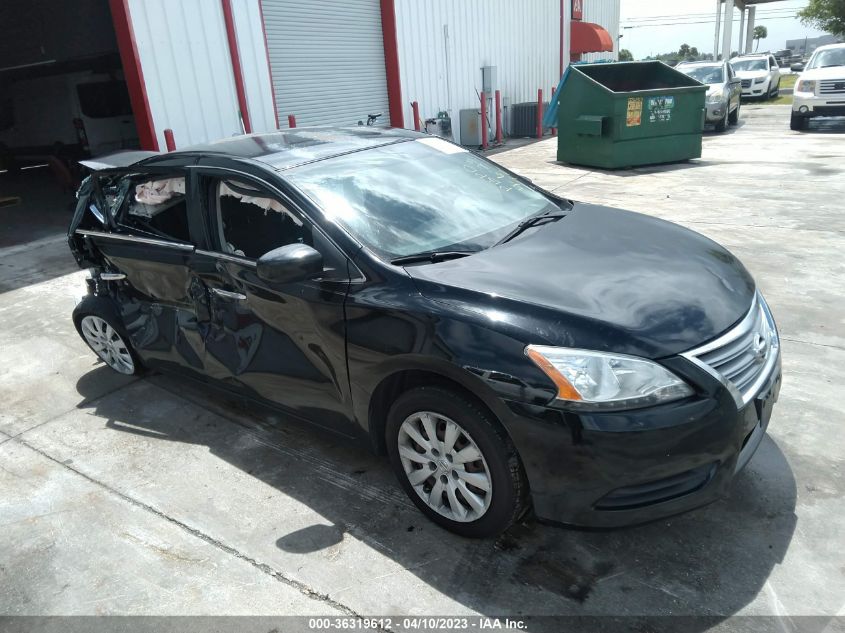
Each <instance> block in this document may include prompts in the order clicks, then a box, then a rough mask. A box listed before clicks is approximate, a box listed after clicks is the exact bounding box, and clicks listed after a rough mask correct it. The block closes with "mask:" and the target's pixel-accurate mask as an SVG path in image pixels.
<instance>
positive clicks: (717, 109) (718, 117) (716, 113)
mask: <svg viewBox="0 0 845 633" xmlns="http://www.w3.org/2000/svg"><path fill="white" fill-rule="evenodd" d="M728 107H729V106H728V102H727V101H719V102H718V103H708V104H707V105H706V109H705V111H704V122H705V123H719V122H720V121H722V120H723V119H724V118H725V110H727V109H728Z"/></svg>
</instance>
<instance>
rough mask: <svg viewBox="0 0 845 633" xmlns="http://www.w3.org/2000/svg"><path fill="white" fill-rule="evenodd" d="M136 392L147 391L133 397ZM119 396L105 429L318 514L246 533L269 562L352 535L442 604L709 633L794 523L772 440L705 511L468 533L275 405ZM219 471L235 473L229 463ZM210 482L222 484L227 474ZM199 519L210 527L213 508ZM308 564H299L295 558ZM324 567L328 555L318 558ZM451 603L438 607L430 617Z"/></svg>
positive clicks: (756, 583)
mask: <svg viewBox="0 0 845 633" xmlns="http://www.w3.org/2000/svg"><path fill="white" fill-rule="evenodd" d="M92 373H93V372H92ZM96 382H97V381H95V380H92V379H91V378H88V377H86V376H83V377H82V378H80V380H79V383H78V389H79V391H80V394H81V395H82V396H83V397H84V398H85V401H86V402H87V401H89V399H90V398H89V397H88V395H86V393H85V392H88V391H90V390H93V389H94V388H95V386H96ZM129 389H141V390H144V391H142V392H138V394H139V395H136V396H134V397H132V399H131V400H127V397H128V396H127V392H128V390H129ZM116 395H117V394H113V396H111V397H110V396H106V397H102V398H99V399H97V400H94V401H93V402H89V404H88V405H86V408H87V409H88V410H90V411H91V412H92V413H94V414H95V415H96V416H98V417H100V418H103V419H104V420H106V422H105V426H106V427H107V428H108V429H111V430H113V431H115V432H119V433H125V434H131V435H137V436H142V437H145V438H148V440H147V441H152V442H155V443H157V442H162V443H168V442H177V443H184V444H191V445H199V446H204V447H206V448H207V449H208V451H209V452H210V453H211V454H212V455H214V456H215V457H217V458H219V459H221V460H223V461H224V462H226V463H228V464H230V465H232V466H234V467H235V468H237V469H238V470H239V471H242V472H243V473H246V474H247V475H248V476H250V477H253V478H255V479H257V480H258V481H260V482H262V483H263V484H265V486H262V489H264V488H265V487H269V488H268V489H274V490H276V491H278V492H279V493H281V494H282V495H285V496H286V497H289V498H291V499H293V500H295V502H297V503H301V504H304V505H306V506H307V507H308V508H310V509H311V510H313V511H314V512H315V513H317V514H318V515H319V516H320V517H322V520H320V521H314V522H313V524H310V525H307V526H305V527H301V524H296V526H297V527H296V529H292V528H291V527H290V526H289V525H288V526H286V525H285V523H289V524H290V523H293V521H290V522H289V521H286V520H285V519H282V518H280V519H279V524H278V526H277V530H275V529H272V532H273V533H274V536H273V538H272V539H268V541H267V542H266V543H263V544H262V543H259V544H258V545H256V544H255V543H254V542H253V541H254V537H251V538H252V539H253V541H251V542H252V544H253V545H254V546H257V547H261V548H265V549H263V550H262V552H264V554H263V555H262V558H265V557H269V558H270V559H272V555H271V554H270V553H268V552H272V550H273V549H276V548H277V551H278V552H279V553H280V554H283V555H285V556H288V557H289V556H302V557H305V556H307V555H309V554H313V553H314V552H321V551H323V550H326V551H329V550H331V549H332V548H337V547H338V546H340V544H341V542H342V541H343V540H344V535H345V534H348V535H350V536H352V537H354V539H357V540H358V541H360V542H363V543H364V544H366V545H368V546H369V547H371V548H372V549H373V550H375V551H376V552H378V554H380V555H381V556H383V557H388V558H389V559H392V561H393V562H394V563H395V565H392V564H391V565H387V566H386V567H387V568H389V569H391V570H393V569H395V568H396V566H397V565H398V566H399V567H401V569H402V570H405V571H403V572H402V573H403V574H404V573H407V574H413V575H415V576H416V577H417V578H418V579H419V580H421V581H423V582H425V583H426V584H428V585H429V586H431V587H432V588H434V589H436V590H437V591H438V592H440V593H441V594H443V595H444V596H445V598H444V600H445V599H448V600H451V601H456V602H458V603H460V604H462V605H463V606H465V607H467V608H469V609H472V610H474V611H476V612H479V613H481V614H484V615H501V614H509V615H521V616H542V615H566V616H595V615H612V616H626V615H640V616H650V615H695V616H706V617H707V619H706V620H702V621H701V626H700V627H698V625H697V624H695V622H693V623H692V627H691V628H689V627H688V628H687V629H685V630H696V629H698V630H704V629H706V628H709V627H711V626H713V625H714V621H713V618H715V619H716V620H718V619H720V618H724V617H727V616H730V615H732V614H735V613H737V612H738V611H740V610H741V609H743V607H745V606H746V605H748V604H749V603H750V602H751V601H752V600H754V599H755V597H756V596H757V594H758V592H760V591H761V588H762V587H763V586H764V585H765V583H766V581H767V579H768V577H769V575H770V573H771V572H772V569H773V568H774V567H775V566H776V565H777V564H778V563H780V562H781V561H782V560H783V558H784V555H785V553H786V551H787V549H788V547H789V544H790V541H791V539H792V535H793V532H794V530H795V524H796V518H795V512H794V511H795V503H796V484H795V480H794V477H793V474H792V470H791V468H790V465H789V463H788V461H787V459H786V457H785V456H784V454H783V452H782V451H781V450H780V448H779V447H778V445H777V443H776V442H774V441H773V440H772V439H771V438H769V437H767V438H766V439H765V440H764V442H763V443H762V445H761V447H760V449H759V450H758V452H757V454H756V455H755V457H754V459H753V460H752V461H751V463H750V464H749V466H748V468H747V469H746V471H745V472H743V473H742V474H740V475H739V476H738V477H737V479H736V481H735V482H734V486H733V489H732V493H731V495H730V497H729V498H728V499H725V500H722V501H719V502H716V503H714V504H712V505H710V506H708V507H705V508H702V509H699V510H696V511H693V512H689V513H687V514H684V515H681V516H677V517H673V518H670V519H665V520H661V521H657V522H653V523H650V524H646V525H640V526H636V527H630V528H625V529H617V530H577V529H570V528H563V527H559V526H552V525H544V524H541V523H538V522H537V521H536V520H533V519H529V520H526V521H524V522H522V523H520V524H518V525H516V526H514V527H512V528H511V529H510V530H509V531H508V532H506V533H505V534H503V535H502V536H500V537H498V538H496V539H487V540H469V539H465V538H461V537H458V536H455V535H453V534H451V533H449V532H446V531H444V530H442V529H440V528H439V527H437V526H435V525H434V524H432V523H430V522H429V521H428V520H427V519H425V518H424V517H423V516H422V515H421V514H420V513H419V512H418V511H417V510H416V508H415V507H413V505H412V504H411V503H410V502H409V501H408V500H407V499H405V498H404V495H403V493H402V492H401V491H400V489H399V487H398V486H397V485H396V483H395V481H394V479H393V475H392V472H391V471H390V468H389V465H388V463H387V461H386V460H385V459H383V458H380V457H377V456H374V455H372V454H371V453H370V452H369V451H368V450H367V449H366V448H364V447H363V446H359V445H357V444H355V443H351V442H350V441H349V440H347V439H344V438H341V437H339V436H335V435H332V434H331V433H329V432H327V431H324V430H320V429H318V428H315V427H311V426H309V425H306V424H304V423H301V422H298V421H295V420H288V419H284V418H283V417H282V416H280V415H279V414H278V413H276V412H273V411H269V410H264V409H255V408H252V407H250V408H247V407H245V405H244V404H243V403H242V402H240V401H239V400H238V399H237V398H235V397H230V396H228V395H224V394H221V393H219V392H216V391H209V390H207V389H206V388H203V387H202V386H200V385H197V384H196V383H194V382H192V381H188V380H185V379H182V378H177V377H175V376H164V375H152V376H149V377H147V378H145V379H143V380H141V381H138V382H137V383H135V384H134V385H132V386H131V387H129V388H127V389H123V390H121V394H120V397H114V396H116ZM168 401H171V402H172V403H173V406H174V407H175V406H177V405H178V406H180V407H182V408H181V409H178V410H179V411H182V412H183V413H184V412H186V411H188V412H189V413H190V414H184V415H169V414H163V413H162V408H161V407H162V403H167V402H168ZM186 406H187V407H188V409H185V407H186ZM774 423H776V422H774ZM134 458H135V459H137V458H138V456H137V455H134ZM174 468H177V469H178V466H174ZM177 472H178V471H177ZM221 476H223V477H225V478H226V480H227V481H228V480H229V479H232V477H231V475H230V474H228V473H227V471H225V470H223V475H221ZM214 481H216V482H218V483H219V481H220V479H219V476H218V475H215V479H214ZM156 483H157V486H179V485H187V484H185V482H180V481H171V482H169V483H165V482H164V481H158V482H156ZM145 485H146V484H145ZM194 485H199V482H194ZM231 485H232V487H233V492H232V494H235V492H234V489H235V487H236V486H237V485H238V484H237V482H236V481H234V480H232V481H231ZM155 488H156V487H154V489H155ZM268 498H271V497H268ZM265 503H272V501H268V502H265ZM286 503H287V502H286ZM223 505H225V504H223ZM185 511H186V512H190V510H187V509H186V510H185ZM256 511H257V512H258V511H259V510H258V509H257V510H256ZM189 516H190V515H189ZM203 516H204V518H205V521H206V523H208V519H209V515H208V514H205V512H204V513H203ZM241 521H243V518H242V517H241V516H236V515H234V514H230V513H229V512H224V511H221V512H220V513H219V514H216V515H214V517H213V523H212V525H214V526H215V528H219V529H220V530H221V531H225V526H221V525H220V522H229V523H233V524H235V525H237V524H238V523H239V522H241ZM265 559H266V558H265ZM287 560H290V559H287ZM309 560H310V559H309ZM319 560H322V558H321V559H319ZM307 562H308V561H307V560H306V559H305V558H303V559H302V563H301V564H302V565H303V566H305V565H306V563H307ZM315 564H316V565H321V564H322V563H320V562H319V561H318V562H316V563H315V562H314V561H313V560H311V562H310V565H311V566H313V565H315ZM297 567H299V565H297ZM378 571H382V569H381V567H379V569H378ZM357 574H358V572H357V571H356V573H355V574H353V576H357ZM372 576H373V574H372V573H370V571H369V570H367V569H361V570H360V580H361V582H362V583H364V582H367V583H372V582H374V581H373V579H372V578H371V577H372ZM394 586H395V587H407V586H408V585H407V583H406V584H402V581H401V578H400V577H394V579H393V580H391V581H389V582H388V581H383V582H378V584H374V585H371V586H370V585H368V587H370V590H371V591H373V592H378V594H379V596H383V600H384V602H383V604H393V605H403V604H405V602H406V601H407V600H409V597H408V596H406V595H394V594H396V593H397V591H400V589H394V588H393V587H394ZM316 589H317V590H318V591H321V588H320V587H316ZM332 597H334V596H332ZM337 599H338V600H340V601H341V602H343V599H344V597H343V596H341V597H339V598H337ZM381 599H382V598H379V600H381ZM379 604H382V602H379ZM446 604H447V605H448V604H449V603H446ZM406 606H407V609H405V613H408V612H410V611H413V612H415V613H417V612H419V613H422V612H423V611H421V608H422V607H421V606H420V605H419V604H416V603H414V605H411V604H408V605H406ZM412 607H413V608H412ZM432 610H433V611H432ZM448 611H449V607H448V606H443V607H437V605H436V604H434V605H431V604H429V606H428V607H426V610H425V612H426V613H428V614H430V613H432V612H433V613H436V614H442V613H443V612H448ZM373 615H375V614H373ZM529 629H530V630H549V631H557V630H559V629H560V622H559V621H558V622H555V621H554V620H543V619H537V620H530V621H529Z"/></svg>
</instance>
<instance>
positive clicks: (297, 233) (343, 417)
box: [197, 159, 358, 435]
mask: <svg viewBox="0 0 845 633" xmlns="http://www.w3.org/2000/svg"><path fill="white" fill-rule="evenodd" d="M212 160H214V159H211V160H209V162H210V163H211V162H212ZM214 162H219V161H217V160H214ZM197 178H198V180H197V195H198V199H199V200H200V207H201V208H202V213H203V214H204V216H205V217H206V221H207V226H208V232H209V235H210V248H209V249H208V250H207V251H206V250H202V251H198V254H200V255H203V256H205V257H208V258H210V261H207V265H206V267H205V268H204V269H202V270H200V269H197V274H198V276H199V277H200V278H201V279H202V281H203V283H204V284H205V285H206V286H207V288H208V293H209V296H210V297H211V305H210V308H211V314H212V318H211V323H210V328H209V332H208V333H207V335H206V336H205V339H204V340H205V358H206V366H207V368H208V371H209V372H213V373H212V375H213V376H214V377H215V378H218V379H220V380H223V381H224V382H225V383H227V384H229V385H230V386H231V387H233V388H234V389H236V390H238V391H239V392H242V393H245V394H247V395H249V396H251V397H253V398H255V399H257V400H260V401H265V402H269V403H272V404H273V405H276V406H279V407H282V408H284V409H286V410H288V411H290V412H291V413H294V414H296V415H298V416H300V417H303V418H306V419H308V420H309V421H311V422H314V423H317V424H319V425H322V426H325V427H328V428H331V429H332V430H335V431H340V432H342V433H344V434H350V435H351V434H354V433H355V432H356V430H357V429H358V427H357V426H356V425H354V424H352V423H351V422H352V406H351V398H350V393H349V379H348V372H347V365H346V324H345V319H344V302H345V299H346V294H347V291H348V289H349V284H350V273H349V269H350V266H351V263H350V262H349V260H348V259H347V257H346V256H345V255H344V254H343V253H342V252H341V250H340V249H339V248H338V247H337V246H335V245H334V243H332V242H331V240H329V238H328V237H326V235H325V234H324V233H323V232H322V231H321V230H320V229H319V228H317V227H316V226H315V225H314V224H312V222H311V221H310V220H309V219H308V218H307V217H306V216H305V215H304V214H303V213H302V211H301V208H300V207H299V206H298V205H297V204H295V203H294V202H293V201H292V200H291V198H290V197H288V195H287V192H286V191H285V190H284V189H283V188H281V186H280V184H279V183H277V182H273V183H271V182H268V181H267V180H265V179H264V178H262V177H261V176H259V175H257V174H256V173H253V174H246V173H242V172H241V173H238V172H234V171H232V170H225V169H220V168H214V167H212V166H211V165H209V166H207V167H205V168H203V167H202V162H201V163H200V166H199V168H198V169H197ZM294 243H303V244H308V245H309V246H312V247H313V248H315V249H316V250H318V251H319V252H320V253H321V254H322V255H323V260H324V272H323V275H322V276H320V277H319V278H318V279H311V280H307V281H302V282H296V283H286V284H274V283H269V282H266V281H264V280H262V279H260V278H259V277H258V275H257V274H256V260H257V259H258V258H259V257H260V256H261V255H263V254H264V253H266V252H268V251H270V250H273V249H275V248H278V247H280V246H284V245H286V244H294Z"/></svg>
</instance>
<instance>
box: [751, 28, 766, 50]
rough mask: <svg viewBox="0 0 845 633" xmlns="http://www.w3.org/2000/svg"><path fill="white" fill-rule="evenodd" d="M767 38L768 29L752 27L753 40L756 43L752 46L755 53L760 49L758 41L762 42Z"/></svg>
mask: <svg viewBox="0 0 845 633" xmlns="http://www.w3.org/2000/svg"><path fill="white" fill-rule="evenodd" d="M767 37H769V29H767V28H766V27H765V26H755V27H754V38H753V39H754V40H755V41H756V42H757V44H755V46H754V50H755V51H756V50H757V49H758V48H760V40H764V39H766V38H767Z"/></svg>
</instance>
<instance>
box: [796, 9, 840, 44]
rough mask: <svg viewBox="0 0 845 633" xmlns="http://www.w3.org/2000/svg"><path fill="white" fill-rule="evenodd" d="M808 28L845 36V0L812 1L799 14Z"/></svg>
mask: <svg viewBox="0 0 845 633" xmlns="http://www.w3.org/2000/svg"><path fill="white" fill-rule="evenodd" d="M798 17H799V18H801V22H803V23H804V24H805V25H807V26H813V27H815V28H817V29H819V30H820V31H827V32H828V33H830V34H832V35H845V0H810V3H809V4H808V5H807V6H806V7H804V8H803V9H801V10H800V11H799V12H798Z"/></svg>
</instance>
